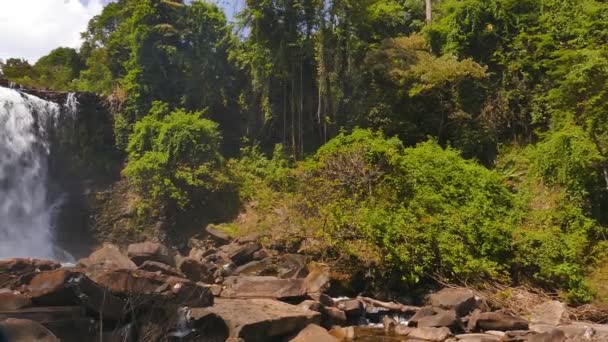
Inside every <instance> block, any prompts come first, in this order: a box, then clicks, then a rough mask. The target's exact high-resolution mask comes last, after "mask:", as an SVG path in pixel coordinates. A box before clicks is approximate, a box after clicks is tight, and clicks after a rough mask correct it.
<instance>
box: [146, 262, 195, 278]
mask: <svg viewBox="0 0 608 342" xmlns="http://www.w3.org/2000/svg"><path fill="white" fill-rule="evenodd" d="M138 269H140V270H142V271H147V272H160V273H161V274H164V275H168V276H173V277H181V278H186V275H185V274H183V273H182V272H180V271H179V270H178V269H177V268H175V267H171V266H169V265H167V264H163V263H162V262H158V261H146V262H144V263H143V264H141V266H139V267H138Z"/></svg>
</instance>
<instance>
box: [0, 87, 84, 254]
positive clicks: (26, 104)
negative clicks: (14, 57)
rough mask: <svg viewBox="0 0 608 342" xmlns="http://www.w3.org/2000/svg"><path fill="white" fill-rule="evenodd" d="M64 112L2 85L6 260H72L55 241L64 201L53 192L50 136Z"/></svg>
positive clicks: (0, 209)
mask: <svg viewBox="0 0 608 342" xmlns="http://www.w3.org/2000/svg"><path fill="white" fill-rule="evenodd" d="M68 100H69V101H70V103H67V104H66V105H70V106H76V105H77V103H76V102H75V98H74V97H68ZM73 110H74V107H71V108H68V110H67V112H69V111H73ZM62 112H66V110H64V108H62V106H60V105H58V104H56V103H52V102H48V101H44V100H42V99H40V98H37V97H35V96H31V95H27V94H24V93H21V92H19V91H17V90H14V89H9V88H3V87H0V258H14V257H35V258H49V259H55V260H59V261H69V260H68V259H69V257H68V256H67V255H66V253H65V252H63V251H61V250H60V249H59V248H57V247H56V246H55V243H54V234H53V229H54V226H53V221H54V220H53V217H54V213H55V212H56V209H57V207H58V206H59V205H60V203H57V202H55V203H54V202H53V201H52V200H50V196H49V194H48V188H47V187H48V159H49V154H50V134H51V133H52V130H53V129H54V126H55V125H56V124H57V122H58V120H59V118H60V116H61V113H62Z"/></svg>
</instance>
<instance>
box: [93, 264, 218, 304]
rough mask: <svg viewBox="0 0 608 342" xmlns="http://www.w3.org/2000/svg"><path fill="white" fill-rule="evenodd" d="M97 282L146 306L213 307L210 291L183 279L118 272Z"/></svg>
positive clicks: (116, 293) (134, 272)
mask: <svg viewBox="0 0 608 342" xmlns="http://www.w3.org/2000/svg"><path fill="white" fill-rule="evenodd" d="M95 281H96V282H97V283H98V284H99V285H101V286H103V287H105V288H107V289H109V290H110V291H111V292H112V293H113V294H115V295H117V296H119V297H121V298H137V299H138V303H140V304H141V305H144V306H164V305H165V304H166V303H167V302H171V303H173V304H175V305H181V306H189V307H206V306H209V305H213V298H214V297H213V294H212V293H211V290H210V288H209V287H206V286H199V285H198V284H196V283H193V282H191V281H189V280H187V279H183V278H179V277H169V276H165V275H159V274H156V273H151V272H145V271H141V270H134V271H128V270H116V271H111V272H106V273H105V274H102V275H100V276H98V277H97V278H95Z"/></svg>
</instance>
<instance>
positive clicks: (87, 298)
mask: <svg viewBox="0 0 608 342" xmlns="http://www.w3.org/2000/svg"><path fill="white" fill-rule="evenodd" d="M27 288H28V289H29V292H28V293H27V294H26V295H27V297H28V298H29V299H30V300H31V301H32V303H33V304H35V305H37V306H70V305H73V306H79V305H82V306H84V307H86V308H88V309H90V310H92V311H94V312H96V313H97V314H98V315H101V316H103V317H107V318H110V319H115V320H118V319H121V318H122V317H123V315H124V311H125V308H126V305H127V303H126V302H125V301H124V300H122V299H120V298H118V297H115V296H113V295H112V294H109V293H107V291H106V289H104V288H102V287H101V286H99V285H98V284H96V283H95V282H93V281H91V280H90V279H89V278H88V277H87V276H85V275H84V274H82V273H80V272H74V271H70V270H67V269H57V270H54V271H46V272H41V273H39V274H37V275H36V276H34V277H33V278H32V280H31V281H30V282H29V284H28V285H27Z"/></svg>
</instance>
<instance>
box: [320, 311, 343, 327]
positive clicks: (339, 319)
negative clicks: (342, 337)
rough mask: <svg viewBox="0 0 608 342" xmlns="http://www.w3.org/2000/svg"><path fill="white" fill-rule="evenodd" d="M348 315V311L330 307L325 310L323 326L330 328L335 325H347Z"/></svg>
mask: <svg viewBox="0 0 608 342" xmlns="http://www.w3.org/2000/svg"><path fill="white" fill-rule="evenodd" d="M347 323H348V317H347V316H346V313H345V312H344V311H342V310H340V309H338V308H333V307H328V308H325V310H323V326H324V327H327V328H330V327H333V326H340V327H342V326H346V325H347Z"/></svg>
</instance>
